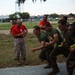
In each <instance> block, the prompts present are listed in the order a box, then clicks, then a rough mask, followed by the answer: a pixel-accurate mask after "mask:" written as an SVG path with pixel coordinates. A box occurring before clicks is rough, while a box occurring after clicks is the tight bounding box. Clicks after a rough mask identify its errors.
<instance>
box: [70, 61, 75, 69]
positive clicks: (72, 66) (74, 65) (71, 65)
mask: <svg viewBox="0 0 75 75" xmlns="http://www.w3.org/2000/svg"><path fill="white" fill-rule="evenodd" d="M69 68H72V69H74V68H75V61H72V62H70V65H69Z"/></svg>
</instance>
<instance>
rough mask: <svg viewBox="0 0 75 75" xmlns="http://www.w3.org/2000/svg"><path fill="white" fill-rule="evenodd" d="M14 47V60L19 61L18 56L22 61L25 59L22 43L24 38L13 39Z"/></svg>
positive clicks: (24, 48) (23, 44)
mask: <svg viewBox="0 0 75 75" xmlns="http://www.w3.org/2000/svg"><path fill="white" fill-rule="evenodd" d="M14 46H15V57H16V59H20V55H21V58H22V59H26V47H25V43H24V38H15V39H14Z"/></svg>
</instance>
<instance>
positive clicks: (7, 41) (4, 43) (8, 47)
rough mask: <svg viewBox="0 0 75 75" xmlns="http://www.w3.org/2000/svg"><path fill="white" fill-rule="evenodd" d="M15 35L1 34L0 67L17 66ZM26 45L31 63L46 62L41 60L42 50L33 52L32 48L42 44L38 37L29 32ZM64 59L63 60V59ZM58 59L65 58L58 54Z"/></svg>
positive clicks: (28, 60) (28, 59) (60, 60)
mask: <svg viewBox="0 0 75 75" xmlns="http://www.w3.org/2000/svg"><path fill="white" fill-rule="evenodd" d="M13 41H14V40H13V37H12V36H10V35H4V34H0V68H3V67H16V66H17V65H16V62H15V61H14V51H15V50H14V45H13ZM25 41H26V47H27V55H26V56H27V62H28V63H29V65H38V64H42V63H46V62H41V61H40V59H39V58H38V57H39V53H40V51H36V52H35V53H32V52H31V48H33V47H37V46H39V45H40V43H39V42H38V40H37V38H36V37H35V36H34V35H33V34H27V36H26V37H25ZM62 59H63V60H62ZM58 61H59V62H63V61H65V58H64V57H63V56H61V55H60V56H58Z"/></svg>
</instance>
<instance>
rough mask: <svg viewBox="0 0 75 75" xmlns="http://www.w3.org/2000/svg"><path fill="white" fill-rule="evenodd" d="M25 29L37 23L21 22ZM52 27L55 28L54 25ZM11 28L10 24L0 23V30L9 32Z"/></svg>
mask: <svg viewBox="0 0 75 75" xmlns="http://www.w3.org/2000/svg"><path fill="white" fill-rule="evenodd" d="M23 24H24V25H25V26H26V28H27V29H30V28H33V27H34V26H35V25H38V24H39V22H32V23H29V22H23ZM52 25H53V26H56V23H52ZM11 27H12V24H11V23H0V30H9V29H10V28H11Z"/></svg>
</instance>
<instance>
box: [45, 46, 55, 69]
mask: <svg viewBox="0 0 75 75" xmlns="http://www.w3.org/2000/svg"><path fill="white" fill-rule="evenodd" d="M53 49H54V47H53V46H50V47H47V48H46V53H45V54H46V60H47V61H48V65H47V66H45V67H44V68H45V69H47V68H51V63H50V60H49V55H50V53H51V52H52V50H53Z"/></svg>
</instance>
